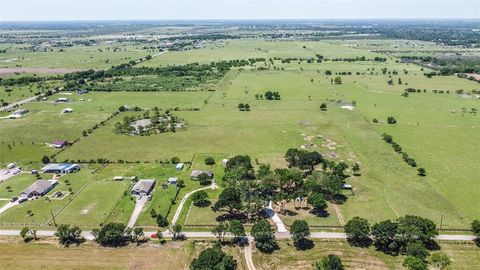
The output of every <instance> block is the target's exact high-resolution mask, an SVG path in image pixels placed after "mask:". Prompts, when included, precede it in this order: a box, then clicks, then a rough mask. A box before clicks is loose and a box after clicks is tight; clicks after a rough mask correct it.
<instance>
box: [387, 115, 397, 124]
mask: <svg viewBox="0 0 480 270" xmlns="http://www.w3.org/2000/svg"><path fill="white" fill-rule="evenodd" d="M387 123H389V124H396V123H397V120H396V119H395V118H394V117H393V116H389V117H388V118H387Z"/></svg>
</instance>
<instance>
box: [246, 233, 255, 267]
mask: <svg viewBox="0 0 480 270" xmlns="http://www.w3.org/2000/svg"><path fill="white" fill-rule="evenodd" d="M252 245H253V238H252V237H248V245H246V246H245V247H244V254H245V262H246V263H247V269H248V270H257V268H256V267H255V264H254V263H253V258H252Z"/></svg>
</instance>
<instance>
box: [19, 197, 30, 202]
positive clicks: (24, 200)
mask: <svg viewBox="0 0 480 270" xmlns="http://www.w3.org/2000/svg"><path fill="white" fill-rule="evenodd" d="M26 201H28V199H27V198H21V199H20V200H18V203H23V202H26Z"/></svg>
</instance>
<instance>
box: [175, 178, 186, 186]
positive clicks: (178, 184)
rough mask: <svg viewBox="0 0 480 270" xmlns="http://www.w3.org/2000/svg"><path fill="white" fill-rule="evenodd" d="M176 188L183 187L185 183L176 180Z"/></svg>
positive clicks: (181, 180)
mask: <svg viewBox="0 0 480 270" xmlns="http://www.w3.org/2000/svg"><path fill="white" fill-rule="evenodd" d="M177 187H179V188H183V187H185V181H183V179H178V180H177Z"/></svg>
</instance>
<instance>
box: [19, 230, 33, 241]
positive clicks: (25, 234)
mask: <svg viewBox="0 0 480 270" xmlns="http://www.w3.org/2000/svg"><path fill="white" fill-rule="evenodd" d="M20 237H22V239H23V241H24V242H28V241H30V240H32V238H33V237H32V231H31V230H30V229H29V228H28V227H24V228H23V229H22V230H21V231H20Z"/></svg>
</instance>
